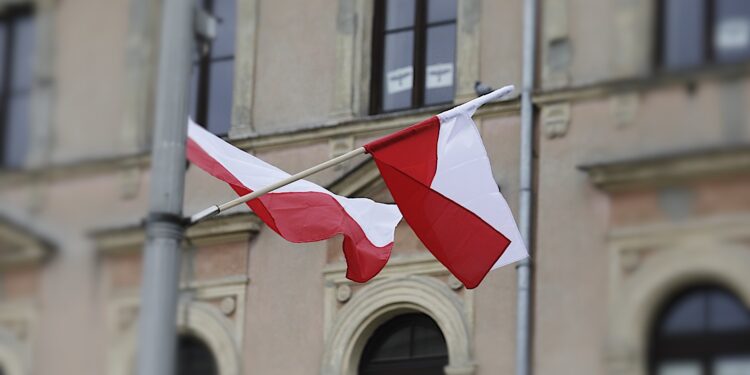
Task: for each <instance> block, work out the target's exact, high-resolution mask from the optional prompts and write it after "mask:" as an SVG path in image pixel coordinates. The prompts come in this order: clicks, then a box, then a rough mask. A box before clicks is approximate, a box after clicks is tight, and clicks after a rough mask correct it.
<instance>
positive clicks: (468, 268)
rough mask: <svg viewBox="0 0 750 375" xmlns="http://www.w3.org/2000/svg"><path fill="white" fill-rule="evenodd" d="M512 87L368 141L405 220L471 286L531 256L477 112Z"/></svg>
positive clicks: (511, 87)
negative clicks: (495, 171)
mask: <svg viewBox="0 0 750 375" xmlns="http://www.w3.org/2000/svg"><path fill="white" fill-rule="evenodd" d="M512 91H513V86H507V87H504V88H502V89H499V90H497V91H494V92H492V93H489V94H487V95H484V96H482V97H479V98H477V99H474V100H472V101H470V102H468V103H465V104H463V105H460V106H458V107H455V108H453V109H451V110H448V111H446V112H443V113H441V114H439V115H437V116H435V117H432V118H430V119H427V120H425V121H423V122H421V123H418V124H416V125H413V126H411V127H409V128H406V129H404V130H402V131H399V132H397V133H394V134H391V135H389V136H386V137H383V138H380V139H378V140H375V141H373V142H371V143H369V144H367V145H365V149H366V150H367V151H368V152H369V153H370V154H371V155H372V156H373V158H374V159H375V163H376V164H377V166H378V169H380V174H381V175H382V176H383V179H384V180H385V183H386V186H387V187H388V189H389V190H390V192H391V195H392V196H393V199H394V200H395V201H396V204H397V205H398V206H399V208H400V209H401V212H402V213H403V215H404V219H406V222H407V223H408V224H409V226H410V227H411V228H412V229H413V230H414V233H415V234H416V235H417V237H419V239H420V240H421V241H422V243H424V245H425V246H426V247H427V248H428V249H429V250H430V251H431V252H432V253H433V254H434V255H435V257H436V258H437V259H438V260H439V261H440V262H441V263H443V265H445V266H446V267H447V268H448V269H449V270H450V271H451V272H452V273H453V275H454V276H456V278H458V279H459V280H461V282H463V283H464V285H465V286H466V287H468V288H475V287H476V286H478V285H479V283H480V282H481V281H482V279H484V277H485V275H486V274H487V273H488V272H489V271H490V270H491V269H493V268H498V267H501V266H503V265H507V264H510V263H513V262H515V261H518V260H521V259H524V258H526V257H527V256H528V253H527V251H526V247H525V246H524V243H523V240H522V239H521V235H520V233H519V231H518V228H517V227H516V223H515V221H514V220H513V215H512V213H511V211H510V208H509V207H508V204H507V203H506V202H505V199H504V198H503V196H502V195H501V194H500V190H499V189H498V186H497V183H496V182H495V179H494V178H493V177H492V170H491V168H490V162H489V158H488V157H487V152H486V151H485V149H484V145H483V144H482V139H481V137H480V135H479V131H478V130H477V128H476V125H475V124H474V121H473V120H472V119H471V116H472V115H473V114H474V112H475V111H476V110H477V108H479V107H480V106H481V105H482V104H484V103H486V102H489V101H491V100H494V99H498V98H500V97H503V96H505V95H507V94H509V93H510V92H512Z"/></svg>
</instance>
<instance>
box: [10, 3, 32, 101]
mask: <svg viewBox="0 0 750 375" xmlns="http://www.w3.org/2000/svg"><path fill="white" fill-rule="evenodd" d="M33 51H34V23H33V21H32V18H31V17H20V18H18V19H17V20H16V22H15V24H14V30H13V52H12V53H13V72H12V73H11V80H12V81H11V82H12V86H13V90H26V89H29V88H30V87H31V72H32V69H33V63H32V58H33Z"/></svg>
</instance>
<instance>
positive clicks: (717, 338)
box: [650, 286, 750, 375]
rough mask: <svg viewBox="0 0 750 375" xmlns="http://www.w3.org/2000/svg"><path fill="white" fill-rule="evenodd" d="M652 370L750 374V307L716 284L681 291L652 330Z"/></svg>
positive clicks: (680, 374) (681, 374)
mask: <svg viewBox="0 0 750 375" xmlns="http://www.w3.org/2000/svg"><path fill="white" fill-rule="evenodd" d="M650 362H651V366H650V367H651V371H650V372H651V374H654V375H735V374H736V375H745V374H750V310H748V308H747V307H746V306H745V305H744V304H743V303H742V301H740V300H739V299H738V298H737V297H736V296H735V295H733V294H732V293H730V292H728V291H726V290H725V289H722V288H719V287H714V286H701V287H696V288H691V289H688V290H686V291H684V292H682V293H680V294H678V295H677V296H676V297H675V298H674V299H672V300H671V301H670V302H669V303H668V304H666V306H665V307H664V308H663V309H662V311H661V313H660V314H659V316H658V317H657V320H656V321H655V324H654V327H653V329H652V339H651V361H650Z"/></svg>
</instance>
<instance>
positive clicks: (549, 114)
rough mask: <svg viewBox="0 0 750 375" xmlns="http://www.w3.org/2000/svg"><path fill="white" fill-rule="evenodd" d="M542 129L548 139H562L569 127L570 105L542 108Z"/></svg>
mask: <svg viewBox="0 0 750 375" xmlns="http://www.w3.org/2000/svg"><path fill="white" fill-rule="evenodd" d="M541 121H542V129H543V131H544V135H546V136H547V138H548V139H552V138H558V137H563V136H564V135H565V134H566V133H567V132H568V127H569V126H570V103H559V104H551V105H547V106H544V107H542V113H541Z"/></svg>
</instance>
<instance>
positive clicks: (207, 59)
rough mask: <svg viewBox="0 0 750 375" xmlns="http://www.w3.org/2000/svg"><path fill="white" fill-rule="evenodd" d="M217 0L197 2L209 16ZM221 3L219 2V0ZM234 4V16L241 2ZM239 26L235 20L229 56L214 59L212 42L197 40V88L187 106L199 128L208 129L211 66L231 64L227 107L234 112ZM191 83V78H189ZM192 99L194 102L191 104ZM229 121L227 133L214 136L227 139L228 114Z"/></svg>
mask: <svg viewBox="0 0 750 375" xmlns="http://www.w3.org/2000/svg"><path fill="white" fill-rule="evenodd" d="M216 1H217V0H198V5H199V6H201V7H203V9H204V10H205V11H206V12H208V13H209V14H213V13H214V5H215V2H216ZM219 1H221V0H219ZM231 1H234V2H235V16H236V13H237V8H238V7H239V3H240V2H241V0H231ZM238 27H239V25H238V23H237V20H235V29H234V30H233V32H234V34H235V42H234V44H233V46H232V52H231V54H226V55H221V56H217V57H214V56H212V51H213V41H211V40H204V39H200V38H199V40H198V43H197V46H196V48H197V49H198V50H197V57H198V59H197V61H193V62H192V64H193V69H195V70H196V71H195V74H197V78H198V79H197V82H196V84H197V86H196V87H195V98H193V97H192V95H191V97H190V100H191V103H190V105H189V106H188V108H189V109H190V112H191V113H192V110H193V109H194V110H195V118H194V119H193V120H195V122H196V123H198V124H200V125H201V126H203V127H205V128H206V129H207V130H208V129H209V123H208V120H209V110H210V108H211V82H212V81H211V67H212V66H213V64H216V63H222V62H227V61H231V62H232V79H231V83H232V89H231V90H230V91H231V98H230V103H229V107H230V110H231V111H234V96H235V94H234V93H235V86H236V84H235V83H236V71H235V66H236V64H237V41H236V37H237V29H238ZM191 81H192V78H191ZM193 99H194V102H192V101H193ZM229 121H230V123H229V124H227V131H226V133H220V134H216V135H218V136H220V137H228V136H229V133H230V132H232V124H231V122H232V115H231V113H230V115H229Z"/></svg>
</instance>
